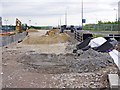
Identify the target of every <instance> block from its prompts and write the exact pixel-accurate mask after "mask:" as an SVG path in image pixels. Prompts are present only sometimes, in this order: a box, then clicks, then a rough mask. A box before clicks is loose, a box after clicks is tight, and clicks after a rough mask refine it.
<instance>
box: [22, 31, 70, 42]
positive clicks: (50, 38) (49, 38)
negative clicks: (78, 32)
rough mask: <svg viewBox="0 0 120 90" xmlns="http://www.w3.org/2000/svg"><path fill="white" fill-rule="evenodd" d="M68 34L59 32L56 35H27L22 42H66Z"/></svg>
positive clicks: (68, 37)
mask: <svg viewBox="0 0 120 90" xmlns="http://www.w3.org/2000/svg"><path fill="white" fill-rule="evenodd" d="M69 39H70V36H69V35H68V34H66V33H60V34H57V35H42V36H28V38H27V39H25V40H24V41H23V43H24V44H55V43H65V42H68V41H69Z"/></svg>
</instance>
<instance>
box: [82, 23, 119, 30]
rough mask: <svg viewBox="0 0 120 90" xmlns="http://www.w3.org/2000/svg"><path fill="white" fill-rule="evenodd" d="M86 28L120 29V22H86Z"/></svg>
mask: <svg viewBox="0 0 120 90" xmlns="http://www.w3.org/2000/svg"><path fill="white" fill-rule="evenodd" d="M83 29H84V30H91V31H118V30H119V28H118V22H110V21H108V22H102V21H98V24H86V25H85V26H84V28H83Z"/></svg>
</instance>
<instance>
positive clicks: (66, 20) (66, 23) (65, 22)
mask: <svg viewBox="0 0 120 90" xmlns="http://www.w3.org/2000/svg"><path fill="white" fill-rule="evenodd" d="M67 9H68V8H66V10H65V25H66V26H67Z"/></svg>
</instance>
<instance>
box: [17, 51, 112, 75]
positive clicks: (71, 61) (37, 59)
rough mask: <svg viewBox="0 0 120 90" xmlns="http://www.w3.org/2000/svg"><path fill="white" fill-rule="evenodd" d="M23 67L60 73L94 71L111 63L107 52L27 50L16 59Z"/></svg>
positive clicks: (49, 72)
mask: <svg viewBox="0 0 120 90" xmlns="http://www.w3.org/2000/svg"><path fill="white" fill-rule="evenodd" d="M18 62H20V63H23V64H24V66H25V68H27V69H29V70H30V71H32V72H38V73H48V74H61V73H84V72H95V71H99V70H101V69H102V68H106V67H108V66H110V65H114V64H113V60H112V59H111V57H110V56H109V55H108V54H107V53H98V52H96V51H94V50H89V51H86V52H83V51H80V56H78V55H74V54H72V53H67V54H59V55H56V54H32V53H31V52H28V53H27V54H24V55H22V56H21V58H19V59H18Z"/></svg>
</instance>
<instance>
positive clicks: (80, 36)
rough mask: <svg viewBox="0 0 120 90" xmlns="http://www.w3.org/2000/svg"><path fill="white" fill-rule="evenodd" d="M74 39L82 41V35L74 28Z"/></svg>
mask: <svg viewBox="0 0 120 90" xmlns="http://www.w3.org/2000/svg"><path fill="white" fill-rule="evenodd" d="M74 33H75V39H76V40H78V41H82V39H83V38H82V35H81V34H80V32H78V31H77V30H75V32H74Z"/></svg>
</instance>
